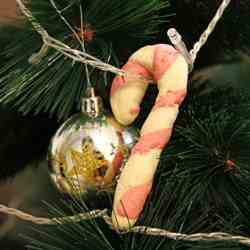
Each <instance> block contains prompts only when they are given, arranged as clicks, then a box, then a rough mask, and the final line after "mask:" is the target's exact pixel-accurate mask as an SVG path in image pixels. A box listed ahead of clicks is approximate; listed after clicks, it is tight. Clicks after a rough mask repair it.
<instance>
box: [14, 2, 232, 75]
mask: <svg viewBox="0 0 250 250" xmlns="http://www.w3.org/2000/svg"><path fill="white" fill-rule="evenodd" d="M16 2H17V4H18V6H19V8H20V10H21V12H22V13H23V14H24V16H25V17H26V18H27V19H28V20H29V21H30V22H31V24H32V25H33V27H34V29H35V30H36V31H37V32H38V33H39V34H40V35H41V37H42V40H43V46H42V48H41V50H40V51H39V52H38V53H36V54H34V55H32V59H33V60H31V61H35V62H39V60H41V59H42V57H43V56H45V55H46V54H47V52H46V51H47V50H48V49H49V48H50V47H51V48H54V49H56V50H57V51H59V52H60V53H62V54H64V55H65V56H67V57H68V58H71V59H72V60H73V61H74V62H81V63H84V64H85V65H90V66H92V67H94V68H97V69H99V70H103V71H108V72H112V73H114V74H117V75H122V76H125V75H127V76H128V75H129V77H135V78H138V77H139V78H141V76H137V75H133V74H131V73H127V72H125V71H124V70H121V69H119V68H117V67H114V66H113V65H111V64H108V63H105V62H102V61H101V60H100V59H98V58H96V57H94V56H92V55H90V54H88V53H86V51H79V50H76V49H73V48H71V47H69V46H68V45H66V44H64V43H62V42H61V41H59V40H57V39H55V38H53V37H51V36H50V35H49V33H48V32H47V31H46V30H45V29H44V28H43V27H42V26H41V24H40V23H39V22H38V21H37V19H36V18H35V17H34V16H33V15H32V13H31V12H30V11H29V10H28V9H27V8H26V6H25V5H24V3H23V1H22V0H16ZM50 2H51V4H52V6H54V8H56V11H57V13H58V14H59V15H60V17H61V18H62V20H64V22H66V24H67V26H68V27H69V23H68V22H67V20H66V19H65V17H63V16H62V14H61V13H62V11H60V10H59V9H58V8H57V7H56V5H55V3H54V0H50ZM230 2H231V0H223V1H222V3H221V5H220V6H219V8H218V10H217V12H216V14H215V16H214V17H213V19H212V20H211V22H210V23H209V25H208V27H207V29H206V30H205V31H204V32H203V33H202V34H201V36H200V38H199V40H198V41H197V42H196V43H195V44H194V46H193V49H192V50H191V51H190V52H188V50H187V47H186V45H185V43H184V42H183V41H182V38H181V35H180V34H179V33H178V32H177V31H176V30H175V29H174V28H171V29H170V30H168V36H169V38H170V41H171V42H172V43H173V45H174V46H175V47H176V49H177V50H179V51H180V53H181V54H182V55H183V56H184V58H185V59H186V60H187V62H188V64H189V70H190V71H192V69H193V65H194V63H195V60H196V57H197V55H198V53H199V51H200V49H201V48H202V47H203V46H204V45H205V43H206V42H207V40H208V38H209V36H210V35H211V34H212V32H213V30H214V28H215V27H216V24H217V23H218V21H219V20H220V19H221V18H222V16H223V13H224V11H225V9H226V8H227V7H228V5H229V4H230ZM70 27H71V26H70ZM71 29H72V27H71ZM72 32H74V33H75V31H74V29H73V30H72ZM76 37H78V39H80V38H79V36H78V35H77V36H76ZM80 40H81V39H80ZM36 57H37V58H38V60H36ZM147 80H149V79H147Z"/></svg>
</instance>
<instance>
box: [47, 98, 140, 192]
mask: <svg viewBox="0 0 250 250" xmlns="http://www.w3.org/2000/svg"><path fill="white" fill-rule="evenodd" d="M137 138H138V134H137V131H136V130H135V129H133V128H132V127H123V126H122V125H120V124H119V123H118V122H117V121H116V120H115V119H114V118H113V117H112V116H111V115H106V114H105V112H103V111H102V105H101V99H100V97H95V96H93V95H92V97H90V98H83V101H82V112H81V113H79V114H76V115H73V116H72V117H71V118H69V119H68V120H67V121H66V122H65V123H63V124H62V125H61V127H60V128H59V129H58V131H57V132H56V134H55V135H54V137H53V138H52V140H51V144H50V148H49V152H48V159H49V169H50V176H51V178H52V180H53V182H54V183H55V185H56V187H57V188H58V189H59V190H60V191H62V192H64V193H69V194H74V193H78V194H79V193H80V194H83V193H86V192H88V191H90V190H95V191H98V190H112V188H113V187H114V185H113V184H114V181H115V179H116V176H117V175H118V174H119V173H120V171H121V169H122V167H123V166H124V164H125V162H126V159H127V158H128V155H129V153H130V149H131V148H132V147H133V145H134V144H135V142H136V140H137Z"/></svg>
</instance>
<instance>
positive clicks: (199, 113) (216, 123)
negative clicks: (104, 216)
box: [29, 61, 250, 250]
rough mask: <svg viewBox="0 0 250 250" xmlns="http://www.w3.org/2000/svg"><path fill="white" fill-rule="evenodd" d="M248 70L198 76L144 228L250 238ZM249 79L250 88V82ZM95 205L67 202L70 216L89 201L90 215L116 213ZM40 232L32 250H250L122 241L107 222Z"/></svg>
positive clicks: (147, 239) (133, 237) (139, 238)
mask: <svg viewBox="0 0 250 250" xmlns="http://www.w3.org/2000/svg"><path fill="white" fill-rule="evenodd" d="M233 66H235V74H234V78H233V79H234V81H232V82H231V84H230V85H228V84H227V82H226V81H224V84H222V83H221V82H220V81H218V79H220V80H222V79H223V77H222V76H223V75H224V80H226V78H227V74H223V72H224V73H226V72H227V69H228V67H233ZM242 67H243V68H244V67H249V64H248V63H246V62H245V63H242V62H241V61H240V62H239V63H235V64H233V65H229V64H226V65H220V71H217V74H211V75H210V77H207V72H208V69H207V70H203V71H202V72H203V73H204V75H203V76H204V77H203V78H201V72H197V73H196V72H195V74H194V76H193V79H196V80H192V81H191V82H190V86H191V87H190V89H189V94H188V97H187V98H186V101H185V103H184V104H183V106H182V108H181V112H180V114H179V117H178V120H177V123H176V126H175V130H174V134H173V137H172V139H171V141H170V144H169V145H167V147H166V148H165V150H164V152H163V154H162V156H161V161H160V166H159V167H158V170H157V175H156V177H155V181H154V188H153V191H152V193H151V194H150V197H149V198H148V201H147V203H146V206H145V208H144V211H143V213H142V215H141V216H140V219H139V221H138V223H137V224H138V225H145V226H152V227H156V228H163V229H167V230H170V231H174V232H180V233H187V234H192V233H199V232H206V233H209V232H215V231H221V232H227V233H231V234H233V235H245V236H249V234H250V230H249V228H250V220H249V214H250V185H249V183H250V166H249V161H250V156H249V150H250V148H249V141H250V138H249V136H250V133H249V131H250V93H249V87H248V88H245V89H243V87H245V86H246V82H245V83H244V84H243V85H242V86H239V84H238V80H239V79H241V77H242V75H241V74H240V72H242V70H240V69H242ZM212 68H213V67H212ZM216 69H217V68H216ZM218 72H220V73H218ZM237 73H238V74H237ZM218 74H219V76H220V77H219V78H218ZM197 75H198V76H199V80H197V78H198V77H197ZM205 76H206V79H207V80H206V81H204V79H205ZM245 80H246V81H247V82H249V80H250V79H249V76H248V79H246V78H245ZM151 98H152V99H154V98H153V97H151ZM151 98H147V99H151ZM145 105H146V106H147V105H148V103H146V104H145ZM148 106H150V105H148ZM145 108H146V109H149V108H147V107H145ZM139 123H140V122H139ZM97 197H98V196H97ZM107 197H109V195H107ZM97 199H98V200H97ZM110 199H111V198H110ZM94 200H95V201H94ZM94 200H93V198H90V200H89V199H88V198H82V199H80V201H78V202H77V201H76V200H74V201H73V202H71V203H68V204H71V205H70V206H71V207H70V208H71V209H72V207H74V208H75V210H74V209H73V210H71V213H72V214H75V213H77V212H79V211H86V204H87V207H89V202H91V203H92V205H91V206H90V207H91V208H103V207H107V208H109V209H110V210H111V209H112V204H111V202H109V201H108V200H109V199H108V198H105V195H104V196H102V197H99V198H95V199H94ZM104 200H105V202H104ZM85 203H86V204H85ZM76 204H77V205H76ZM93 204H94V206H93ZM100 204H101V205H100ZM68 206H69V205H67V206H66V208H67V209H68ZM67 209H66V210H67ZM49 210H50V211H53V212H54V214H53V215H54V216H60V215H61V216H62V215H65V213H64V212H63V211H65V210H63V209H62V205H58V207H57V208H56V209H53V208H51V207H50V209H49ZM34 230H36V231H37V233H38V235H37V237H35V239H34V238H32V239H29V240H30V242H31V244H30V246H29V249H30V250H31V249H36V250H38V249H39V250H52V249H58V250H59V249H62V250H64V249H65V250H66V249H67V250H78V249H121V250H140V249H141V250H142V249H143V250H144V249H145V250H155V249H157V250H168V249H169V250H172V249H176V250H201V249H207V250H249V249H250V247H248V246H243V245H241V244H238V243H236V242H209V243H205V242H186V241H173V240H169V239H166V238H162V237H155V236H154V237H153V236H145V235H139V234H133V233H130V234H117V233H116V232H115V231H112V230H110V229H109V227H108V226H107V225H105V223H104V222H103V221H102V220H101V219H98V220H91V221H86V222H81V223H75V224H67V225H58V226H55V227H51V228H47V229H46V230H45V228H44V227H43V228H37V227H36V228H35V229H34ZM97 239H98V240H97Z"/></svg>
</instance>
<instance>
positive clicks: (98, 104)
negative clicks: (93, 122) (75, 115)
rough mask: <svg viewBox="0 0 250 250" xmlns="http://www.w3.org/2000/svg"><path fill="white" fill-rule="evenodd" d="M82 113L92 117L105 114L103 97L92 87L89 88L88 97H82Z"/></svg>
mask: <svg viewBox="0 0 250 250" xmlns="http://www.w3.org/2000/svg"><path fill="white" fill-rule="evenodd" d="M82 113H84V114H85V115H88V116H89V117H92V118H96V117H98V116H100V115H102V114H103V104H102V99H101V97H99V96H96V95H95V90H94V88H92V87H91V88H89V89H87V97H84V98H82Z"/></svg>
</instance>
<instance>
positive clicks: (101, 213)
mask: <svg viewBox="0 0 250 250" xmlns="http://www.w3.org/2000/svg"><path fill="white" fill-rule="evenodd" d="M0 212H2V213H5V214H8V215H13V216H16V217H17V218H18V219H21V220H23V221H28V222H31V223H34V224H37V225H62V224H67V223H76V222H80V221H83V220H92V219H97V218H102V219H103V220H104V221H105V222H106V224H107V225H108V226H109V227H110V228H111V229H114V227H113V224H112V222H111V218H110V216H109V215H108V210H107V209H104V210H92V211H89V212H85V213H80V214H76V215H73V216H65V217H60V218H43V217H35V216H33V215H30V214H28V213H24V212H22V211H20V210H18V209H14V208H9V207H6V206H4V205H0ZM117 233H119V234H128V233H137V234H143V235H148V236H160V237H165V238H168V239H172V240H177V241H191V242H197V241H205V242H214V241H223V242H236V243H240V244H243V245H248V246H250V238H249V237H244V236H240V235H231V234H228V233H223V232H213V233H196V234H184V233H176V232H171V231H168V230H165V229H160V228H153V227H146V226H136V227H132V228H130V229H129V230H124V231H117Z"/></svg>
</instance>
